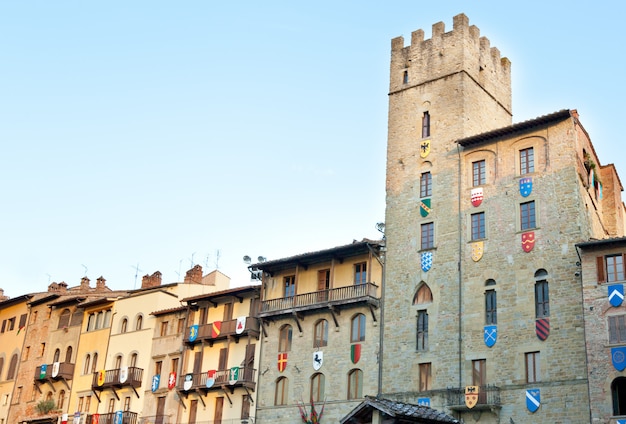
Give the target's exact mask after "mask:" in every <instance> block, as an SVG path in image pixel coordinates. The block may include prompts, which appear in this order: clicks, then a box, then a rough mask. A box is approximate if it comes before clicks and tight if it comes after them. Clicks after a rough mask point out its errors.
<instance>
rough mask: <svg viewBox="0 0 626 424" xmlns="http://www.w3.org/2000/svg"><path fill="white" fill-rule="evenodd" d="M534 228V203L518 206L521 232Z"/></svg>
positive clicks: (535, 224)
mask: <svg viewBox="0 0 626 424" xmlns="http://www.w3.org/2000/svg"><path fill="white" fill-rule="evenodd" d="M536 227H537V222H536V220H535V201H534V200H533V201H531V202H526V203H522V204H521V205H520V229H521V230H522V231H523V230H529V229H531V228H536Z"/></svg>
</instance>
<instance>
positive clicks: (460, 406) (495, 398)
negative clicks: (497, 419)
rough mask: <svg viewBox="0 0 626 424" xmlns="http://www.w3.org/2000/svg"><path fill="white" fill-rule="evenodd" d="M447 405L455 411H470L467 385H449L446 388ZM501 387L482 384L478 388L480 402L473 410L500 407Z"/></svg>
mask: <svg viewBox="0 0 626 424" xmlns="http://www.w3.org/2000/svg"><path fill="white" fill-rule="evenodd" d="M446 403H447V405H446V406H447V407H448V408H450V409H452V410H455V411H468V410H469V408H468V407H467V406H466V405H465V387H448V388H447V389H446ZM500 405H501V403H500V388H499V387H497V386H491V385H487V386H480V387H479V389H478V403H476V406H474V407H473V408H472V409H473V410H481V409H492V408H499V407H500Z"/></svg>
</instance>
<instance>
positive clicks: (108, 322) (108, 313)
mask: <svg viewBox="0 0 626 424" xmlns="http://www.w3.org/2000/svg"><path fill="white" fill-rule="evenodd" d="M110 326H111V310H110V309H107V310H106V311H104V324H103V327H104V328H109V327H110Z"/></svg>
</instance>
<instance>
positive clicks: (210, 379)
mask: <svg viewBox="0 0 626 424" xmlns="http://www.w3.org/2000/svg"><path fill="white" fill-rule="evenodd" d="M215 373H216V371H215V370H209V371H207V373H206V386H207V388H209V389H210V388H211V387H213V385H214V384H215Z"/></svg>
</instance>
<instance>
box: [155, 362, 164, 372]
mask: <svg viewBox="0 0 626 424" xmlns="http://www.w3.org/2000/svg"><path fill="white" fill-rule="evenodd" d="M162 369H163V361H156V362H155V363H154V373H155V374H156V375H161V370H162Z"/></svg>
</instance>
